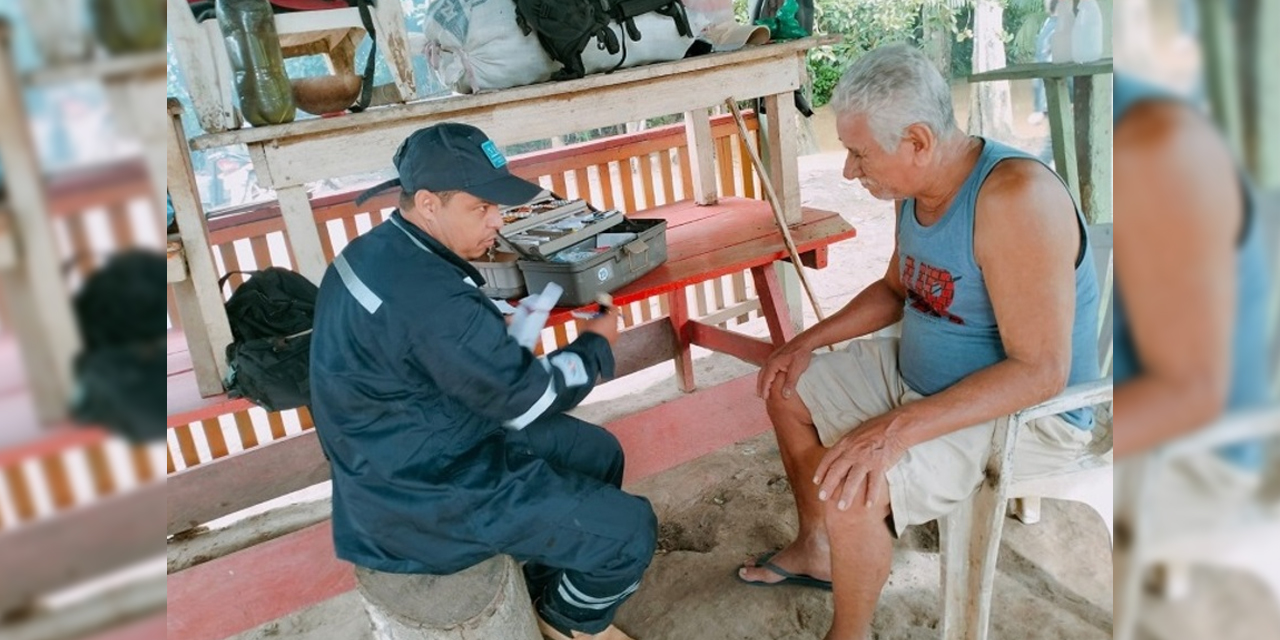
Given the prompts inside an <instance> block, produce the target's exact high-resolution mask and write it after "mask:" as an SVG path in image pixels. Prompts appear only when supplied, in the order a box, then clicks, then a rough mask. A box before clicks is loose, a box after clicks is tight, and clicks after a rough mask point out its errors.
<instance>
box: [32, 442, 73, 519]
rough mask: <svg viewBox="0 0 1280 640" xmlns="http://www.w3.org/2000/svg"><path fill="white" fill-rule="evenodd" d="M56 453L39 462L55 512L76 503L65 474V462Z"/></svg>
mask: <svg viewBox="0 0 1280 640" xmlns="http://www.w3.org/2000/svg"><path fill="white" fill-rule="evenodd" d="M62 456H63V453H62V452H58V453H54V454H52V455H48V456H45V457H44V458H43V459H42V460H40V473H41V474H42V475H43V476H44V480H45V482H46V483H47V484H48V486H49V498H50V499H51V500H52V501H53V508H54V510H55V511H61V510H63V509H67V508H69V507H70V506H71V505H73V504H75V502H76V494H75V491H74V490H72V488H71V476H70V475H69V474H68V473H67V462H66V460H64V459H63V458H62Z"/></svg>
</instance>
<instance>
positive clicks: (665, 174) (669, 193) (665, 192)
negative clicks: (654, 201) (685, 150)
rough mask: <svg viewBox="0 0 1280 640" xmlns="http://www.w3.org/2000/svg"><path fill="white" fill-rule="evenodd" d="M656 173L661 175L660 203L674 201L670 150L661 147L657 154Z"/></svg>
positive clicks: (674, 192) (673, 180)
mask: <svg viewBox="0 0 1280 640" xmlns="http://www.w3.org/2000/svg"><path fill="white" fill-rule="evenodd" d="M657 157H658V169H659V171H658V173H659V174H660V175H661V176H662V197H663V200H662V204H670V203H672V202H675V201H676V191H675V179H674V177H673V176H672V174H671V150H670V149H663V150H662V151H659V152H658V154H657Z"/></svg>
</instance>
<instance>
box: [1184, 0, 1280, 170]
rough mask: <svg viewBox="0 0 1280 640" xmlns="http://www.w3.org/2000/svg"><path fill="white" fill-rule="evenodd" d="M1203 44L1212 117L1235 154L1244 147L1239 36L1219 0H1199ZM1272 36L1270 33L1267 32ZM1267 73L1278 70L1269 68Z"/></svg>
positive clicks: (1228, 10)
mask: <svg viewBox="0 0 1280 640" xmlns="http://www.w3.org/2000/svg"><path fill="white" fill-rule="evenodd" d="M1197 7H1198V9H1199V11H1200V44H1201V51H1203V55H1204V70H1205V71H1204V77H1205V80H1206V81H1207V82H1208V88H1209V101H1210V104H1212V106H1213V118H1214V120H1215V121H1216V122H1217V123H1218V126H1219V127H1220V128H1221V129H1222V134H1223V136H1224V137H1225V138H1226V140H1227V144H1228V145H1229V146H1230V147H1231V151H1232V152H1234V153H1235V154H1236V157H1241V156H1240V153H1241V151H1242V150H1243V148H1244V144H1243V141H1244V122H1243V110H1242V109H1241V106H1240V79H1239V77H1238V76H1237V75H1236V74H1237V73H1238V70H1237V66H1236V65H1237V62H1236V49H1235V47H1236V38H1235V27H1234V26H1233V25H1232V21H1231V15H1230V7H1228V6H1227V3H1225V2H1221V1H1220V0H1200V1H1199V3H1198V5H1197ZM1268 37H1270V34H1268ZM1264 73H1275V69H1268V70H1267V71H1264Z"/></svg>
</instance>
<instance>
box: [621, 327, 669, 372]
mask: <svg viewBox="0 0 1280 640" xmlns="http://www.w3.org/2000/svg"><path fill="white" fill-rule="evenodd" d="M675 355H676V334H675V331H674V330H673V329H672V328H671V322H669V321H668V320H667V319H666V318H659V319H657V320H651V321H649V322H646V323H644V324H638V325H636V326H634V327H631V328H630V329H627V330H625V331H623V332H622V333H620V334H619V335H618V344H616V345H614V347H613V359H614V363H615V367H614V369H615V376H614V377H615V378H621V377H622V376H625V375H630V374H632V373H635V372H637V371H640V370H641V369H647V368H649V367H652V366H653V365H655V364H661V363H662V362H665V361H667V360H670V359H672V358H674V357H675Z"/></svg>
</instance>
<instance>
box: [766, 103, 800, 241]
mask: <svg viewBox="0 0 1280 640" xmlns="http://www.w3.org/2000/svg"><path fill="white" fill-rule="evenodd" d="M764 105H765V111H767V114H766V116H767V118H768V131H767V134H766V140H768V143H769V156H768V160H767V164H768V167H769V179H770V180H772V181H773V187H774V189H775V190H776V191H777V192H778V201H779V204H781V205H782V212H783V214H784V216H785V218H786V220H787V224H788V225H795V224H799V223H800V168H799V166H798V165H797V164H796V155H797V150H796V145H797V142H798V141H797V139H796V136H797V135H798V133H797V128H796V103H795V98H794V97H793V96H792V95H791V92H787V93H779V94H774V95H769V96H765V99H764Z"/></svg>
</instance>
